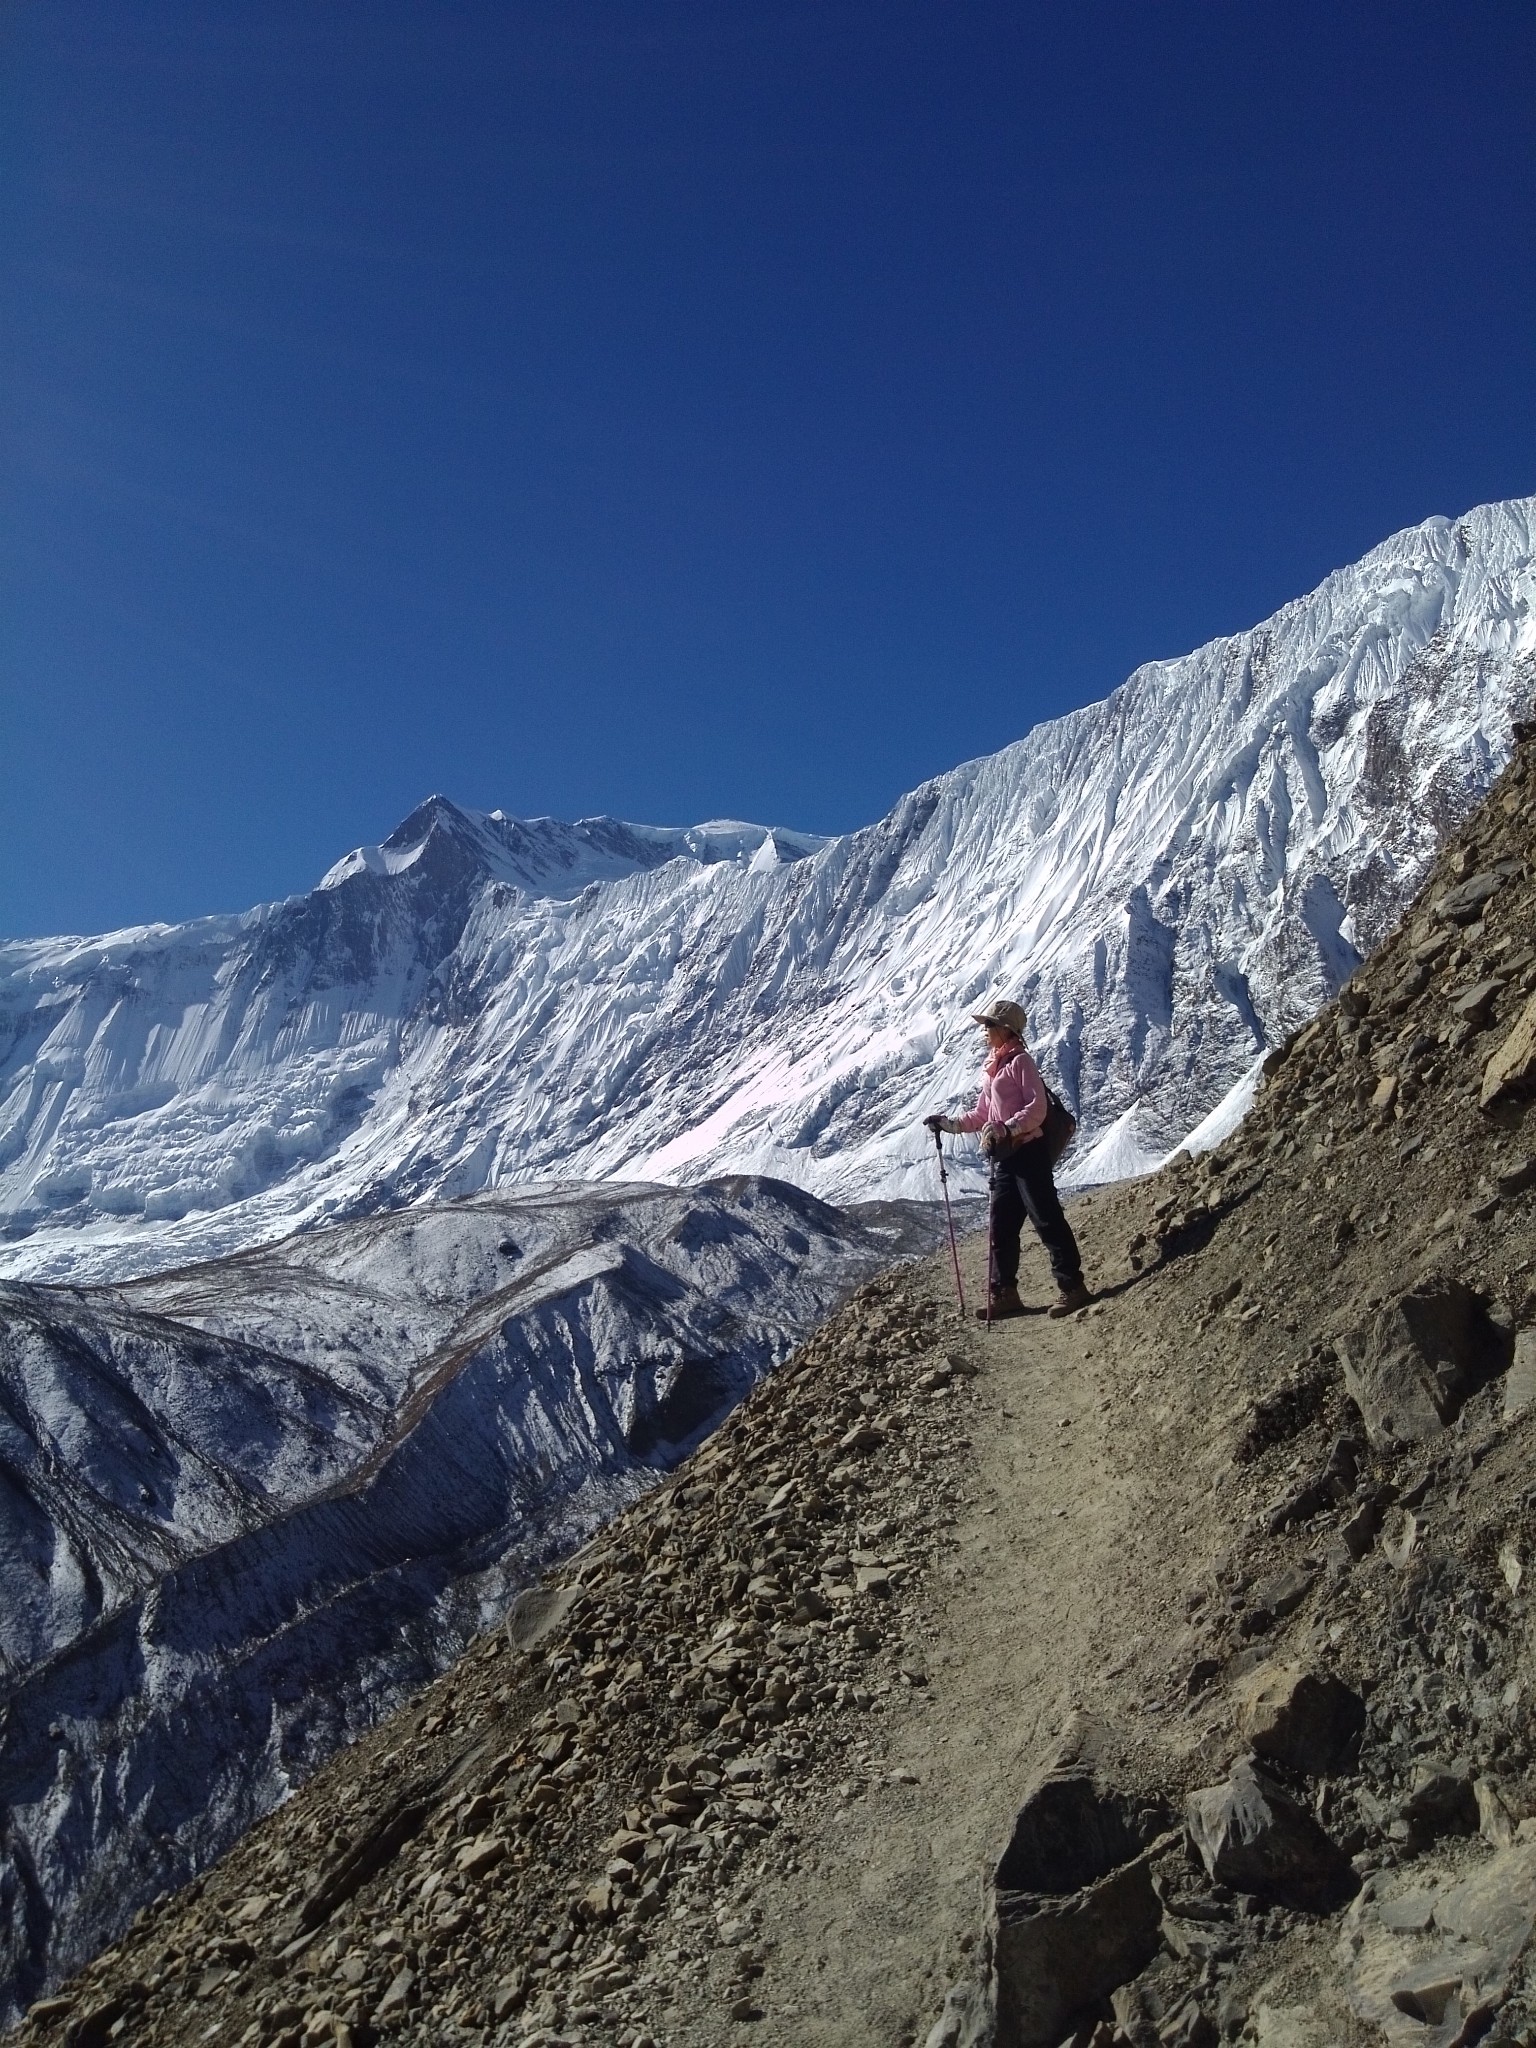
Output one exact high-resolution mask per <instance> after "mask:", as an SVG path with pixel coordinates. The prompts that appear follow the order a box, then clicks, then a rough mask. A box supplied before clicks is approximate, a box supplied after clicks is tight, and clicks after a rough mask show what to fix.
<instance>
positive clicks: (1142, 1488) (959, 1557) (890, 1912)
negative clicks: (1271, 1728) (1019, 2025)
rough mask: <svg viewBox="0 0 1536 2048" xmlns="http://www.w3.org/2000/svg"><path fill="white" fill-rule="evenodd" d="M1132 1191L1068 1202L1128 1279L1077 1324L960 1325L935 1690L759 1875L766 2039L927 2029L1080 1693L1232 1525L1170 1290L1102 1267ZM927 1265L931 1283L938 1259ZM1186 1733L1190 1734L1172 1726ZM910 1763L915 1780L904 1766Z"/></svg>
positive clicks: (879, 2045)
mask: <svg viewBox="0 0 1536 2048" xmlns="http://www.w3.org/2000/svg"><path fill="white" fill-rule="evenodd" d="M1120 1206H1121V1205H1120V1203H1119V1202H1117V1201H1114V1200H1113V1199H1112V1198H1111V1199H1110V1200H1109V1201H1108V1202H1105V1201H1104V1200H1103V1199H1101V1200H1100V1202H1098V1203H1090V1204H1089V1205H1087V1208H1086V1210H1085V1209H1084V1207H1083V1205H1078V1208H1077V1215H1078V1220H1079V1226H1080V1228H1081V1229H1082V1231H1083V1235H1084V1241H1085V1248H1087V1249H1088V1250H1089V1252H1090V1255H1091V1254H1092V1252H1093V1251H1095V1250H1097V1251H1098V1252H1099V1253H1100V1259H1101V1263H1100V1265H1099V1267H1098V1268H1097V1273H1096V1277H1097V1278H1098V1279H1099V1280H1100V1282H1101V1284H1106V1283H1107V1284H1108V1285H1109V1286H1111V1287H1118V1289H1119V1290H1120V1291H1117V1292H1113V1293H1109V1294H1107V1295H1106V1296H1104V1298H1102V1299H1101V1301H1100V1302H1099V1303H1098V1304H1097V1305H1096V1306H1095V1307H1094V1308H1093V1309H1092V1310H1090V1311H1089V1312H1087V1313H1086V1314H1083V1315H1080V1316H1077V1317H1073V1318H1069V1319H1066V1320H1063V1321H1059V1322H1058V1321H1053V1320H1051V1319H1049V1318H1047V1317H1046V1316H1045V1315H1043V1314H1034V1315H1030V1316H1027V1317H1023V1318H1019V1319H1017V1320H1014V1321H1011V1322H1008V1323H1000V1324H997V1325H995V1326H994V1327H993V1328H992V1329H991V1330H990V1331H975V1332H969V1333H966V1335H965V1337H964V1340H963V1341H964V1342H965V1345H966V1349H967V1352H968V1355H969V1356H970V1357H971V1358H972V1359H974V1360H975V1362H976V1364H977V1365H978V1366H979V1368H980V1377H979V1378H978V1379H977V1381H976V1382H975V1393H976V1401H975V1409H974V1412H973V1414H972V1416H971V1427H972V1447H971V1457H970V1460H969V1462H968V1466H967V1468H966V1470H965V1475H964V1482H963V1486H962V1489H961V1490H960V1492H959V1494H958V1496H957V1499H956V1509H957V1519H956V1521H955V1523H954V1525H953V1527H952V1528H951V1529H950V1530H948V1531H947V1532H946V1534H945V1537H944V1539H943V1541H942V1542H941V1544H940V1546H939V1548H938V1551H937V1553H936V1556H935V1560H934V1565H933V1568H932V1570H931V1572H930V1574H929V1578H928V1583H927V1586H926V1591H925V1596H924V1598H923V1600H922V1603H921V1606H920V1608H919V1610H918V1611H917V1612H916V1613H915V1614H914V1615H913V1617H912V1620H911V1623H910V1625H909V1629H908V1635H909V1639H911V1640H915V1641H917V1642H919V1643H920V1644H921V1648H922V1658H923V1668H924V1670H925V1671H926V1674H927V1683H926V1684H925V1685H923V1686H921V1687H917V1688H913V1689H911V1690H909V1691H907V1692H905V1693H904V1694H898V1695H897V1701H898V1704H896V1705H895V1706H894V1707H893V1708H892V1709H891V1711H890V1712H889V1714H888V1715H887V1716H886V1717H884V1718H883V1719H882V1721H881V1722H880V1723H879V1724H878V1726H871V1727H870V1728H869V1730H868V1736H867V1739H866V1740H867V1747H866V1746H865V1745H864V1744H862V1743H861V1744H860V1745H859V1747H860V1748H861V1749H863V1751H864V1753H863V1754H862V1755H861V1756H859V1757H858V1758H857V1762H856V1763H855V1764H850V1766H849V1770H848V1774H847V1775H846V1776H844V1777H843V1778H842V1779H841V1780H840V1782H839V1785H838V1786H837V1787H834V1788H833V1790H832V1795H831V1798H830V1799H829V1800H828V1801H827V1802H826V1803H825V1804H824V1805H821V1806H820V1807H819V1808H813V1809H812V1812H811V1814H810V1815H809V1816H808V1820H809V1823H810V1825H809V1826H808V1827H807V1828H806V1830H805V1832H806V1834H807V1838H808V1839H807V1845H806V1847H805V1849H804V1850H803V1851H802V1855H801V1860H800V1867H799V1869H797V1870H795V1871H793V1872H789V1873H783V1872H776V1873H774V1874H772V1875H771V1876H769V1877H767V1879H766V1881H765V1882H763V1883H762V1884H761V1885H760V1887H759V1889H758V1895H757V1901H756V1903H757V1905H758V1906H759V1907H760V1909H761V1915H762V1924H763V1926H764V1928H765V1929H771V1930H772V1937H773V1948H772V1952H771V1959H770V1961H769V1963H768V1966H767V1968H766V1970H765V1973H764V1976H763V1978H762V1979H761V1982H760V1984H759V1986H758V1992H757V2003H758V2005H759V2007H760V2008H761V2009H762V2011H763V2012H764V2014H765V2016H766V2017H767V2019H768V2020H769V2021H770V2022H771V2026H770V2027H769V2028H768V2031H769V2033H770V2035H771V2038H772V2039H774V2040H775V2041H776V2042H778V2041H783V2042H791V2041H793V2042H795V2043H804V2044H805V2048H866V2044H867V2048H892V2044H896V2043H902V2042H907V2041H912V2040H914V2039H921V2038H922V2035H923V2034H924V2033H926V2031H927V2028H928V2026H929V2024H930V2023H931V2021H932V2020H933V2018H934V2017H935V2015H936V2013H937V2010H938V2007H939V2005H940V2004H941V2003H942V1999H943V1995H944V1991H945V1988H946V1985H947V1983H948V1982H949V1981H950V1980H951V1979H952V1978H954V1977H957V1976H959V1975H960V1974H962V1972H963V1971H964V1969H965V1967H966V1956H967V1951H968V1949H969V1948H970V1946H971V1944H972V1941H973V1939H974V1936H975V1934H976V1930H977V1927H978V1925H979V1921H980V1914H981V1891H982V1880H983V1876H984V1873H985V1870H986V1868H987V1866H988V1865H989V1863H990V1861H991V1859H992V1858H993V1857H995V1855H996V1854H997V1852H998V1850H999V1849H1000V1848H1001V1846H1002V1844H1003V1842H1004V1841H1005V1839H1006V1836H1007V1831H1008V1828H1009V1825H1010V1823H1011V1821H1012V1819H1013V1815H1014V1813H1015V1811H1016V1810H1017V1807H1018V1804H1019V1801H1020V1798H1021V1796H1022V1794H1023V1792H1024V1790H1025V1788H1026V1786H1027V1784H1028V1782H1029V1779H1030V1776H1031V1774H1032V1771H1033V1770H1034V1769H1035V1767H1036V1766H1037V1764H1038V1762H1039V1760H1040V1758H1041V1757H1042V1756H1043V1755H1045V1754H1046V1753H1048V1751H1049V1749H1050V1746H1051V1744H1052V1742H1053V1741H1054V1739H1055V1737H1056V1736H1057V1734H1058V1732H1059V1730H1060V1729H1061V1727H1062V1725H1063V1724H1064V1722H1065V1721H1066V1719H1067V1717H1068V1716H1069V1714H1070V1713H1071V1712H1072V1711H1073V1709H1074V1708H1077V1707H1089V1706H1091V1707H1095V1708H1099V1707H1102V1706H1103V1704H1104V1702H1105V1699H1106V1695H1107V1694H1108V1693H1109V1692H1110V1691H1112V1690H1113V1689H1114V1684H1113V1678H1111V1677H1108V1676H1107V1675H1106V1674H1108V1673H1112V1672H1113V1673H1114V1674H1115V1676H1123V1675H1124V1674H1125V1671H1126V1669H1127V1668H1128V1665H1129V1663H1130V1662H1133V1661H1134V1660H1133V1659H1128V1657H1127V1654H1126V1652H1127V1648H1128V1646H1130V1645H1134V1644H1136V1643H1137V1642H1138V1641H1143V1642H1144V1641H1145V1640H1146V1639H1148V1638H1149V1637H1151V1636H1160V1637H1162V1636H1166V1634H1167V1632H1168V1627H1169V1622H1170V1618H1171V1617H1174V1616H1178V1618H1179V1619H1182V1601H1183V1595H1184V1592H1185V1590H1186V1588H1187V1582H1188V1578H1189V1574H1190V1570H1191V1565H1192V1561H1193V1560H1195V1559H1197V1558H1201V1557H1203V1556H1204V1555H1205V1553H1206V1551H1207V1549H1208V1546H1209V1543H1210V1541H1211V1539H1212V1538H1213V1537H1214V1536H1215V1535H1218V1534H1219V1533H1220V1517H1219V1516H1218V1515H1217V1514H1216V1513H1215V1512H1214V1489H1213V1487H1212V1484H1211V1481H1212V1477H1213V1475H1214V1474H1215V1473H1216V1472H1217V1471H1219V1470H1220V1469H1221V1467H1222V1466H1223V1465H1224V1464H1225V1463H1226V1456H1225V1446H1224V1445H1223V1446H1221V1447H1219V1448H1218V1449H1217V1450H1216V1451H1215V1452H1214V1453H1207V1455H1205V1456H1204V1457H1202V1456H1199V1455H1189V1456H1186V1455H1185V1454H1184V1453H1185V1449H1186V1448H1187V1449H1189V1450H1191V1451H1192V1450H1193V1449H1194V1444H1193V1442H1192V1438H1191V1432H1192V1431H1195V1430H1197V1429H1198V1428H1199V1426H1200V1423H1201V1421H1202V1419H1204V1420H1205V1422H1206V1423H1207V1425H1208V1422H1209V1414H1208V1404H1206V1403H1203V1402H1198V1401H1197V1402H1195V1403H1193V1404H1191V1403H1189V1402H1188V1401H1187V1400H1185V1399H1184V1398H1183V1396H1184V1395H1185V1394H1186V1392H1187V1389H1185V1388H1184V1387H1182V1386H1181V1385H1180V1384H1179V1383H1178V1382H1177V1381H1174V1380H1172V1379H1170V1382H1169V1384H1168V1386H1167V1388H1166V1390H1163V1389H1161V1388H1159V1389H1158V1391H1157V1392H1156V1393H1154V1394H1153V1395H1151V1396H1149V1395H1148V1393H1147V1387H1146V1383H1147V1381H1148V1380H1149V1378H1150V1379H1152V1380H1153V1381H1154V1384H1156V1376H1157V1374H1158V1370H1159V1357H1160V1353H1159V1347H1158V1342H1157V1336H1156V1333H1155V1327H1149V1325H1148V1323H1147V1320H1146V1316H1145V1314H1144V1310H1145V1308H1146V1307H1147V1306H1149V1305H1154V1304H1155V1303H1156V1300H1157V1284H1156V1282H1155V1280H1153V1279H1152V1278H1151V1277H1150V1276H1148V1277H1147V1278H1145V1279H1143V1278H1141V1277H1140V1276H1137V1275H1134V1274H1132V1273H1131V1272H1130V1271H1129V1269H1128V1268H1125V1267H1124V1266H1123V1265H1122V1266H1119V1267H1116V1268H1113V1269H1111V1270H1109V1271H1106V1270H1105V1266H1104V1263H1103V1260H1104V1258H1105V1256H1106V1255H1107V1254H1108V1253H1109V1251H1110V1248H1111V1246H1112V1245H1114V1246H1116V1247H1117V1248H1118V1243H1119V1237H1118V1232H1117V1231H1115V1230H1114V1229H1113V1225H1114V1224H1116V1223H1118V1221H1119V1216H1118V1211H1119V1209H1120ZM1105 1223H1109V1224H1110V1225H1111V1229H1109V1230H1106V1229H1105V1228H1104V1224H1105ZM984 1262H985V1249H984V1240H982V1239H980V1238H977V1239H975V1240H973V1241H971V1242H970V1243H969V1244H968V1245H967V1246H966V1247H965V1257H964V1271H965V1278H966V1287H967V1294H968V1296H969V1298H970V1299H971V1300H976V1299H979V1298H980V1295H981V1290H982V1276H983V1273H984ZM931 1275H932V1282H933V1284H934V1285H935V1287H941V1286H942V1284H943V1280H944V1277H945V1276H944V1273H943V1268H942V1263H941V1262H932V1263H931ZM1023 1285H1024V1292H1025V1298H1026V1299H1031V1298H1032V1299H1033V1300H1034V1301H1035V1302H1036V1303H1038V1304H1042V1305H1043V1304H1044V1303H1045V1302H1046V1301H1048V1300H1049V1299H1050V1298H1051V1295H1052V1292H1053V1290H1052V1288H1051V1285H1050V1279H1049V1273H1048V1270H1047V1268H1046V1266H1045V1262H1044V1259H1043V1256H1042V1255H1040V1253H1039V1252H1038V1249H1037V1248H1035V1247H1032V1246H1031V1247H1026V1251H1025V1260H1024V1275H1023ZM1201 1409H1205V1410H1206V1413H1205V1415H1204V1417H1203V1418H1202V1415H1201V1413H1200V1412H1199V1411H1200V1410H1201ZM1117 1666H1118V1667H1119V1669H1118V1670H1117V1668H1116V1667H1117ZM1137 1704H1138V1705H1140V1704H1142V1702H1141V1701H1139V1700H1138V1703H1137ZM1157 1720H1158V1717H1157V1716H1153V1717H1152V1727H1153V1728H1155V1727H1156V1725H1157ZM1177 1740H1178V1741H1179V1744H1180V1746H1190V1747H1192V1746H1193V1745H1192V1744H1189V1742H1188V1737H1187V1735H1186V1734H1185V1733H1184V1731H1182V1730H1181V1732H1180V1737H1179V1738H1177ZM1146 1761H1147V1765H1148V1777H1149V1780H1150V1779H1153V1778H1155V1777H1158V1776H1162V1777H1164V1778H1166V1774H1167V1757H1166V1751H1165V1749H1164V1744H1163V1740H1162V1739H1161V1738H1159V1737H1158V1736H1156V1735H1155V1734H1154V1735H1149V1740H1148V1744H1147V1758H1146ZM907 1773H910V1774H911V1777H912V1778H913V1779H914V1780H915V1782H912V1783H908V1782H904V1781H903V1779H902V1778H900V1777H897V1776H896V1774H907ZM893 1779H894V1780H895V1782H893ZM658 2038H662V2035H660V2034H659V2035H658ZM664 2038H665V2039H666V2040H667V2041H668V2042H675V2043H677V2044H679V2048H684V2044H686V2048H707V2044H710V2043H713V2042H717V2041H719V2039H720V2038H721V2034H720V2014H719V2007H718V2003H715V2002H713V2001H711V2000H709V1999H708V1998H693V1999H686V1998H685V1999H683V2000H679V2001H678V2003H677V2004H676V2005H675V2006H673V2007H672V2009H671V2010H670V2012H669V2013H668V2014H667V2021H666V2026H665V2030H664Z"/></svg>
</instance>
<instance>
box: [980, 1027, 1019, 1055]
mask: <svg viewBox="0 0 1536 2048" xmlns="http://www.w3.org/2000/svg"><path fill="white" fill-rule="evenodd" d="M981 1028H982V1030H983V1031H985V1033H986V1034H987V1045H988V1047H989V1048H990V1049H991V1050H992V1051H993V1052H996V1051H997V1048H998V1047H999V1046H1000V1045H1006V1044H1007V1043H1008V1040H1009V1039H1010V1038H1011V1037H1012V1035H1013V1034H1012V1033H1011V1032H1008V1031H1005V1030H1004V1029H1003V1027H1002V1025H1001V1024H983V1025H982V1027H981Z"/></svg>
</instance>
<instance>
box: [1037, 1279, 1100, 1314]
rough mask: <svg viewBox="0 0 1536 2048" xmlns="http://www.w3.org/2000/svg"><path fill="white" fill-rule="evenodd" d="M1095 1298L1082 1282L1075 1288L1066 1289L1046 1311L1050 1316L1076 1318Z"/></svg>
mask: <svg viewBox="0 0 1536 2048" xmlns="http://www.w3.org/2000/svg"><path fill="white" fill-rule="evenodd" d="M1092 1299H1093V1296H1092V1295H1091V1294H1090V1293H1089V1292H1088V1289H1087V1287H1086V1286H1085V1285H1084V1284H1083V1282H1082V1281H1081V1280H1079V1281H1078V1283H1077V1285H1076V1286H1075V1287H1064V1288H1063V1289H1062V1291H1061V1293H1060V1295H1059V1296H1058V1297H1057V1299H1056V1300H1055V1301H1053V1302H1052V1303H1051V1305H1050V1307H1049V1308H1048V1309H1047V1310H1046V1314H1047V1315H1048V1316H1075V1315H1076V1314H1077V1312H1078V1310H1079V1309H1080V1308H1086V1307H1087V1306H1088V1304H1089V1302H1090V1301H1092Z"/></svg>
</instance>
